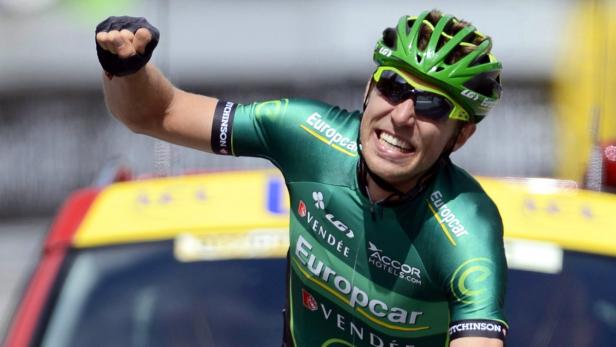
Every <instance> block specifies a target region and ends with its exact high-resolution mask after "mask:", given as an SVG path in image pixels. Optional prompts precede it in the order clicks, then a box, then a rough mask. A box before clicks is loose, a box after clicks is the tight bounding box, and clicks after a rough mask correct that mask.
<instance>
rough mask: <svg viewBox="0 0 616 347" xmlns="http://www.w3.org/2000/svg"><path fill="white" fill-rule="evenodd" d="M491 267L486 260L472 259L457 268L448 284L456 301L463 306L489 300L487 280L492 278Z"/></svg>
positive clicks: (489, 261) (488, 260) (489, 262)
mask: <svg viewBox="0 0 616 347" xmlns="http://www.w3.org/2000/svg"><path fill="white" fill-rule="evenodd" d="M493 266H494V264H493V263H492V261H491V260H490V259H488V258H473V259H470V260H467V261H465V262H464V263H462V265H460V266H458V268H457V269H456V271H455V272H454V273H453V276H452V278H451V283H450V286H451V292H452V293H453V295H454V296H455V297H456V299H457V300H458V301H461V302H463V303H465V304H473V303H479V302H483V301H485V300H487V299H489V295H488V293H489V290H488V288H487V284H488V282H487V280H488V278H490V276H492V270H491V268H492V267H493Z"/></svg>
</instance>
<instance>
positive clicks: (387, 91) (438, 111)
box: [372, 67, 456, 120]
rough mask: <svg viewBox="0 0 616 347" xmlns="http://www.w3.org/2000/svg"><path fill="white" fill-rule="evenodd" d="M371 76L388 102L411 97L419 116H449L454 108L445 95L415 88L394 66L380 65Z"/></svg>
mask: <svg viewBox="0 0 616 347" xmlns="http://www.w3.org/2000/svg"><path fill="white" fill-rule="evenodd" d="M372 78H373V80H374V82H375V85H376V88H377V89H378V91H379V92H380V93H381V94H382V95H383V97H385V99H387V101H389V102H390V103H392V104H399V103H401V102H403V101H405V100H408V99H412V100H413V102H414V103H415V113H416V114H417V115H419V116H423V117H426V118H429V119H432V120H440V119H442V118H445V117H449V116H451V115H452V113H453V111H454V109H456V107H455V106H454V104H453V103H452V102H451V101H450V100H449V99H448V98H447V97H446V96H444V95H441V94H437V93H434V92H431V91H427V90H421V89H417V88H416V87H415V86H413V85H412V84H411V83H415V82H411V81H410V80H408V79H407V78H405V77H403V76H401V75H400V74H399V73H397V72H396V70H395V69H394V68H389V67H381V68H379V69H377V71H376V72H375V73H374V75H373V77H372ZM428 88H429V87H428ZM451 118H454V117H451Z"/></svg>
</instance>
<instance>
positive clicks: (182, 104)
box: [96, 28, 217, 151]
mask: <svg viewBox="0 0 616 347" xmlns="http://www.w3.org/2000/svg"><path fill="white" fill-rule="evenodd" d="M96 40H97V43H98V44H99V45H100V46H101V47H102V48H103V49H105V50H107V51H109V52H111V53H113V54H116V55H117V56H118V57H119V58H121V59H126V58H129V57H131V56H133V55H135V54H137V52H139V53H143V52H144V50H145V47H146V45H147V44H148V43H149V42H150V40H151V34H150V32H149V31H148V30H147V29H145V28H141V29H139V30H137V31H136V32H135V33H134V34H133V33H132V32H130V31H128V30H122V31H117V30H112V31H109V32H99V33H97V35H96ZM108 76H109V75H107V74H103V88H104V92H105V101H106V103H107V107H108V108H109V110H110V111H111V113H113V114H114V115H115V116H116V117H117V118H118V119H119V120H121V121H122V122H123V123H124V124H126V126H128V127H129V128H130V129H131V130H133V131H135V132H138V133H143V134H147V135H150V136H154V137H157V138H159V139H162V140H165V141H169V142H173V143H176V144H179V145H183V146H188V147H192V148H196V149H200V150H204V151H211V144H210V137H211V130H212V120H213V116H214V111H215V108H216V103H217V99H215V98H211V97H206V96H202V95H196V94H192V93H188V92H185V91H182V90H180V89H178V88H175V87H174V86H173V85H172V84H171V83H170V82H169V81H168V80H167V79H166V78H165V77H164V76H163V74H162V73H161V72H160V71H159V70H158V69H156V67H155V66H154V65H152V64H149V63H148V64H147V65H146V66H145V67H143V68H142V69H140V70H139V71H137V72H136V73H134V74H131V75H128V76H124V77H117V76H112V77H108Z"/></svg>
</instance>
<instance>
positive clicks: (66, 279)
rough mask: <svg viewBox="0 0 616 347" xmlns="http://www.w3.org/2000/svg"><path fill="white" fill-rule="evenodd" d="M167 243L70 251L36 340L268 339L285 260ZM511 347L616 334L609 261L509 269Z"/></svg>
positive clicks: (607, 342)
mask: <svg viewBox="0 0 616 347" xmlns="http://www.w3.org/2000/svg"><path fill="white" fill-rule="evenodd" d="M173 246H174V245H173V242H172V241H165V242H154V243H142V244H133V245H123V246H113V247H104V248H96V249H83V250H75V251H72V253H71V255H70V256H69V257H68V260H67V261H66V262H65V264H64V265H63V270H62V272H63V275H62V276H61V282H60V284H59V285H58V286H57V288H56V290H57V293H58V294H57V295H56V298H55V300H54V301H53V302H52V305H53V307H50V309H49V310H48V312H49V315H48V319H46V324H44V326H43V327H42V328H41V329H40V334H39V335H38V341H40V345H42V346H75V347H77V346H80V347H81V346H100V345H105V346H132V347H141V346H143V347H145V346H148V347H149V346H222V347H224V346H275V345H279V344H280V341H281V335H282V327H283V324H282V315H281V308H282V307H283V306H284V300H285V295H284V288H285V285H284V280H285V260H284V259H250V260H224V261H193V262H182V261H179V260H177V258H176V256H175V255H174V251H173ZM508 277H509V278H508V291H507V297H506V316H507V318H508V321H509V325H510V327H511V333H510V334H509V336H508V338H507V341H508V345H510V346H525V347H552V346H553V347H560V346H576V347H591V346H592V347H601V346H606V347H607V346H613V341H616V258H613V257H604V256H593V255H589V254H585V253H577V252H569V251H565V252H563V253H562V259H561V264H560V267H559V270H558V271H554V272H552V273H548V272H538V271H523V270H510V271H509V276H508Z"/></svg>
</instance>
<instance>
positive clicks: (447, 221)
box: [428, 163, 502, 239]
mask: <svg viewBox="0 0 616 347" xmlns="http://www.w3.org/2000/svg"><path fill="white" fill-rule="evenodd" d="M428 200H429V203H430V205H431V206H432V208H433V210H434V212H435V214H436V215H437V216H438V217H439V218H440V219H441V222H442V224H444V225H451V226H452V228H451V229H452V233H453V234H454V235H455V236H456V237H458V238H463V236H471V235H473V236H471V237H469V238H473V239H474V238H475V237H480V238H483V237H484V236H486V235H492V236H497V237H502V220H501V217H500V213H499V211H498V208H497V207H496V204H495V203H494V202H493V201H492V199H491V198H490V196H488V194H487V193H486V192H485V190H484V189H483V188H482V187H481V184H480V183H479V182H478V181H477V180H476V179H475V178H474V177H473V176H471V175H470V174H469V173H468V172H466V171H465V170H464V169H462V168H460V167H458V166H456V165H455V164H453V163H448V165H447V166H446V167H445V168H444V169H443V170H442V172H441V173H440V174H439V176H438V177H437V181H436V184H435V185H434V188H433V189H432V191H430V192H429V195H428Z"/></svg>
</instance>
